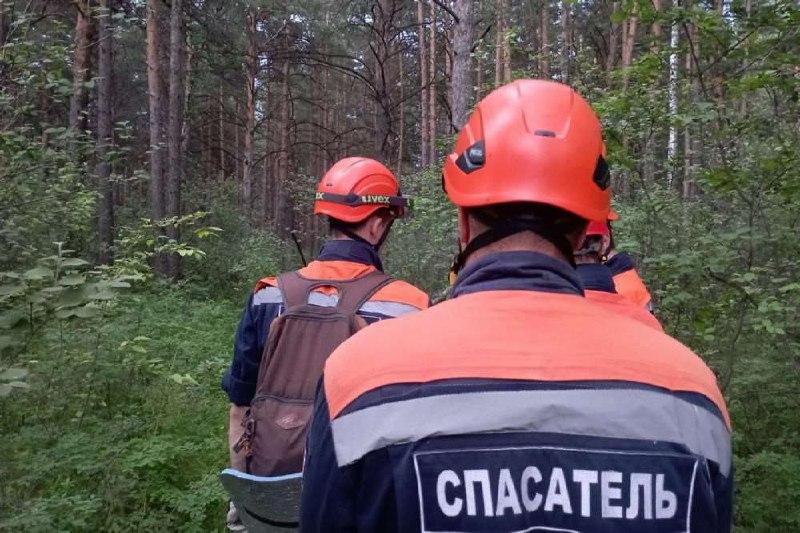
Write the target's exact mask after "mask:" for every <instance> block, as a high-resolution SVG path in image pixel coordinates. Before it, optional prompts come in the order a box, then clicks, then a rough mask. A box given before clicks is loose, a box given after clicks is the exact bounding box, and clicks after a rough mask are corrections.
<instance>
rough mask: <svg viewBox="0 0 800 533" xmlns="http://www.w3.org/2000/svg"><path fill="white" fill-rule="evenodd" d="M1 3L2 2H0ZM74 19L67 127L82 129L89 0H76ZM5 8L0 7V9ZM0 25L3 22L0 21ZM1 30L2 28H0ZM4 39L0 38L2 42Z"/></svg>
mask: <svg viewBox="0 0 800 533" xmlns="http://www.w3.org/2000/svg"><path fill="white" fill-rule="evenodd" d="M0 4H2V2H0ZM75 8H76V11H77V15H76V19H75V56H74V58H73V62H72V96H71V97H70V101H69V128H70V129H71V130H78V131H83V130H85V129H86V105H87V104H88V102H89V90H88V88H87V86H86V84H87V82H88V81H89V73H90V72H91V45H92V33H93V32H92V16H91V9H92V5H91V1H90V0H77V1H76V2H75ZM3 9H5V8H4V7H0V10H3ZM0 26H3V23H2V22H0ZM0 31H2V29H0ZM4 41H5V39H0V44H2V43H3V42H4Z"/></svg>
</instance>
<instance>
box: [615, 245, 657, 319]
mask: <svg viewBox="0 0 800 533" xmlns="http://www.w3.org/2000/svg"><path fill="white" fill-rule="evenodd" d="M606 265H607V266H608V268H610V269H611V275H612V276H613V277H614V287H615V288H616V290H617V293H619V294H621V295H622V296H624V297H625V298H627V299H628V300H630V301H631V302H632V303H634V304H636V305H639V306H642V307H645V308H647V309H649V310H651V311H652V309H653V299H652V297H651V296H650V291H648V290H647V286H646V285H645V284H644V281H642V278H641V277H639V273H638V272H636V265H635V264H634V262H633V258H632V257H631V256H630V255H628V254H627V253H625V252H620V253H618V254H616V255H614V256H613V257H612V258H610V259H609V260H608V261H606Z"/></svg>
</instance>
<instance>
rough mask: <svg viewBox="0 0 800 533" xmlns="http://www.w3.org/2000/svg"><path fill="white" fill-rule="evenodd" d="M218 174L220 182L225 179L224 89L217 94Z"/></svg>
mask: <svg viewBox="0 0 800 533" xmlns="http://www.w3.org/2000/svg"><path fill="white" fill-rule="evenodd" d="M217 111H218V112H219V114H218V115H217V172H218V177H217V179H218V180H219V181H223V180H224V179H225V161H226V154H225V101H224V100H223V98H222V88H221V87H220V89H219V91H218V92H217Z"/></svg>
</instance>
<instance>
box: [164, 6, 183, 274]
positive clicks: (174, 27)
mask: <svg viewBox="0 0 800 533" xmlns="http://www.w3.org/2000/svg"><path fill="white" fill-rule="evenodd" d="M169 52H170V53H169V57H170V61H169V69H170V73H169V127H168V131H167V150H168V153H169V172H168V175H167V183H166V187H165V189H166V190H165V192H166V194H165V204H166V215H167V216H168V217H180V215H181V182H182V181H183V156H184V154H183V152H182V151H181V148H182V147H183V142H182V137H183V136H182V133H183V121H184V99H185V97H186V95H185V88H184V83H185V79H184V74H185V71H186V56H185V54H186V35H185V28H184V22H183V0H172V10H171V13H170V45H169ZM167 236H168V237H169V238H170V239H174V240H175V241H176V242H177V241H179V239H180V228H179V227H178V226H177V225H175V224H172V225H170V226H168V227H167ZM168 275H169V277H170V278H172V279H177V278H179V277H180V275H181V260H180V256H179V255H178V254H170V255H169V257H168Z"/></svg>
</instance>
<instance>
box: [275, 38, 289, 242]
mask: <svg viewBox="0 0 800 533" xmlns="http://www.w3.org/2000/svg"><path fill="white" fill-rule="evenodd" d="M286 43H287V45H286V51H285V52H284V53H285V54H286V55H288V39H287V40H286ZM281 71H282V72H281V74H282V80H281V109H280V121H279V123H278V128H279V129H280V134H279V135H280V147H279V152H278V157H277V161H276V167H277V168H276V175H275V209H274V213H275V215H274V218H275V230H276V232H277V233H278V235H280V236H281V237H284V238H285V237H287V236H288V235H289V232H290V231H291V229H292V227H291V226H292V222H291V219H292V213H291V204H290V196H289V191H288V189H287V186H288V175H289V127H290V123H289V119H290V111H291V101H290V98H291V94H290V93H289V73H290V65H289V59H288V57H286V58H285V59H284V60H283V66H282V68H281Z"/></svg>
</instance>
